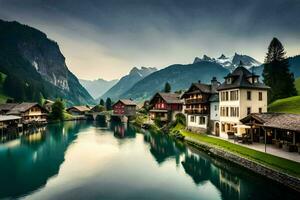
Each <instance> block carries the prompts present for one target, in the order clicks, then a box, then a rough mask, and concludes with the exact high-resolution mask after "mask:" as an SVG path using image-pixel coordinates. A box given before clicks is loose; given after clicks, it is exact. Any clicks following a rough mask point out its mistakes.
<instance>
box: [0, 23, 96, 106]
mask: <svg viewBox="0 0 300 200" xmlns="http://www.w3.org/2000/svg"><path fill="white" fill-rule="evenodd" d="M0 47H1V48H0V72H1V73H2V74H3V75H4V77H5V80H4V81H3V82H4V83H3V90H2V91H1V92H2V93H4V95H6V96H8V97H11V98H14V99H15V100H16V101H38V100H39V99H41V98H47V99H55V98H58V97H60V98H63V99H65V100H66V101H67V104H68V105H71V104H93V103H94V100H93V98H92V97H91V96H90V94H89V93H88V92H87V91H86V90H85V89H84V88H83V87H82V86H81V84H80V83H79V81H78V79H77V78H76V76H75V75H74V74H73V73H72V72H70V71H69V69H68V67H67V66H66V63H65V57H64V56H63V55H62V53H61V51H60V49H59V46H58V44H57V43H56V42H54V41H53V40H51V39H49V38H48V37H47V35H46V34H45V33H43V32H41V31H39V30H37V29H35V28H32V27H29V26H27V25H22V24H20V23H18V22H7V21H3V20H0Z"/></svg>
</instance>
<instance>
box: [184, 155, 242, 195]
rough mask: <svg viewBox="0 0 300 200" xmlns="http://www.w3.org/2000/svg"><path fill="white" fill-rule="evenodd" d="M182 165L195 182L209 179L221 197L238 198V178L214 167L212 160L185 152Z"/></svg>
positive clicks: (200, 182) (199, 182)
mask: <svg viewBox="0 0 300 200" xmlns="http://www.w3.org/2000/svg"><path fill="white" fill-rule="evenodd" d="M182 166H183V168H184V170H185V172H186V173H187V174H188V175H190V176H191V177H192V179H193V180H194V182H195V184H197V185H199V184H200V185H201V184H204V183H205V182H206V181H210V182H211V183H212V184H213V185H215V187H216V188H218V190H219V191H221V195H222V197H223V199H240V193H241V191H240V190H241V186H240V180H239V178H238V177H237V176H234V175H232V174H230V173H228V172H226V171H225V170H223V169H221V168H219V167H216V166H215V165H213V164H212V161H211V160H209V159H206V158H205V155H204V156H202V155H201V156H199V155H198V154H193V153H189V152H187V153H186V155H185V159H184V161H182Z"/></svg>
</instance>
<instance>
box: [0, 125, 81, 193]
mask: <svg viewBox="0 0 300 200" xmlns="http://www.w3.org/2000/svg"><path fill="white" fill-rule="evenodd" d="M85 126H86V125H85V124H83V123H71V122H70V123H65V124H60V125H58V124H56V125H49V126H48V127H47V128H46V129H37V130H36V132H34V133H32V134H29V135H23V136H21V137H20V138H18V139H16V140H13V141H10V142H7V143H4V144H1V145H0V163H1V164H0V177H1V179H0V185H1V192H0V198H5V197H12V198H15V197H18V196H23V195H24V194H27V193H30V192H31V191H34V190H36V189H38V188H40V187H42V186H43V185H45V184H46V182H47V180H48V179H49V178H50V177H52V176H54V175H56V174H57V173H58V170H59V166H60V165H61V163H62V162H63V161H64V152H65V151H66V149H67V148H68V145H69V144H70V143H71V142H72V141H73V140H75V139H76V134H77V133H78V132H79V130H81V129H82V128H84V127H85ZM12 144H14V145H12Z"/></svg>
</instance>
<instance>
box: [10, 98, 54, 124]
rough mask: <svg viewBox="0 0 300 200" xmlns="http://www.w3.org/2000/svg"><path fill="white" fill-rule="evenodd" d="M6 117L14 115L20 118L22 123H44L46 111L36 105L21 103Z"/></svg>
mask: <svg viewBox="0 0 300 200" xmlns="http://www.w3.org/2000/svg"><path fill="white" fill-rule="evenodd" d="M7 115H16V116H20V117H21V118H22V121H23V123H25V124H26V123H32V122H46V121H47V116H48V111H47V110H46V109H44V108H43V107H42V106H40V105H39V104H38V103H27V102H24V103H21V104H18V105H16V106H14V107H13V108H12V109H11V110H10V111H9V112H7Z"/></svg>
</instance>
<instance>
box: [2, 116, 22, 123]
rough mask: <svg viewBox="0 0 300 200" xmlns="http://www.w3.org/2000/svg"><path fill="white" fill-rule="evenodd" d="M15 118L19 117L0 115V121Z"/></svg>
mask: <svg viewBox="0 0 300 200" xmlns="http://www.w3.org/2000/svg"><path fill="white" fill-rule="evenodd" d="M17 119H21V117H19V116H14V115H0V121H1V122H4V121H10V120H17Z"/></svg>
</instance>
